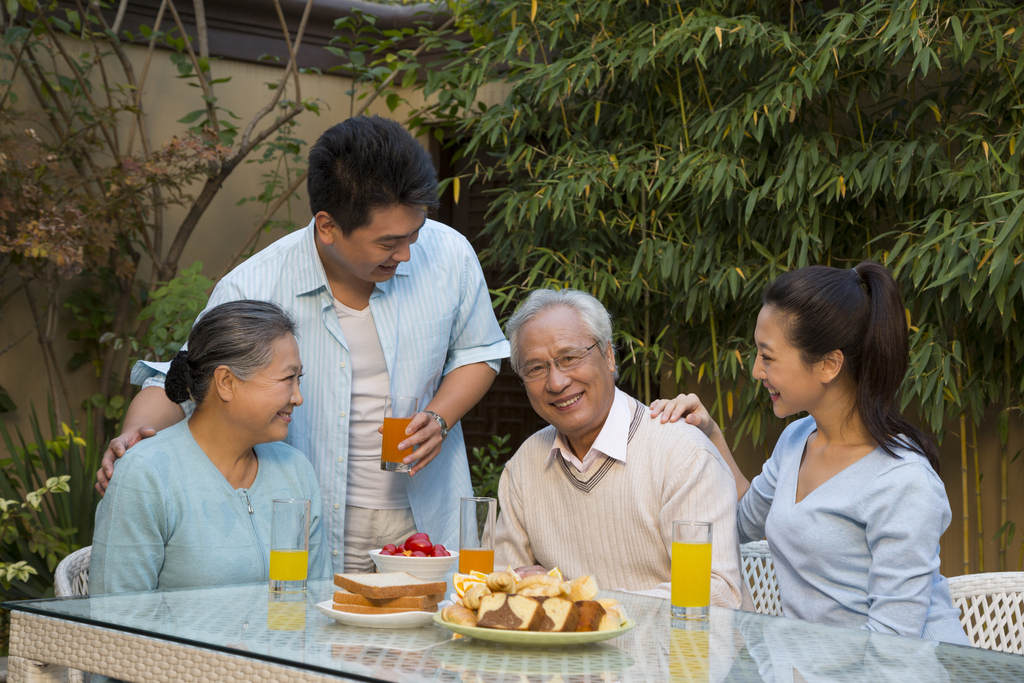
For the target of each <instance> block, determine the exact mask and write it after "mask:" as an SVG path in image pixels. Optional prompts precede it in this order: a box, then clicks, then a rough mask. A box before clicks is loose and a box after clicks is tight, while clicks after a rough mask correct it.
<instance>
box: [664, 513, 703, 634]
mask: <svg viewBox="0 0 1024 683" xmlns="http://www.w3.org/2000/svg"><path fill="white" fill-rule="evenodd" d="M711 526H712V525H711V522H690V521H680V522H672V616H673V617H676V618H678V619H707V618H708V613H709V612H710V606H711Z"/></svg>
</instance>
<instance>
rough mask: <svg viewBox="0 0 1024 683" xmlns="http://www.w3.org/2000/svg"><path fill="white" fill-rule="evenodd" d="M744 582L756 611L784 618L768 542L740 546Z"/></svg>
mask: <svg viewBox="0 0 1024 683" xmlns="http://www.w3.org/2000/svg"><path fill="white" fill-rule="evenodd" d="M740 558H741V559H742V569H743V580H744V581H746V582H747V587H748V588H750V597H751V598H753V600H754V609H755V610H756V611H757V612H759V613H760V614H771V615H773V616H778V617H781V616H782V601H781V600H780V598H779V583H778V581H776V579H775V566H774V565H773V564H772V553H771V550H770V549H769V548H768V541H755V542H753V543H743V544H741V545H740Z"/></svg>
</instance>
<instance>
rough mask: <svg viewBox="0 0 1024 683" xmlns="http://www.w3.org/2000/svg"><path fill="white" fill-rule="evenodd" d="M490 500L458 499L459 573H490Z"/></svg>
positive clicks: (494, 506)
mask: <svg viewBox="0 0 1024 683" xmlns="http://www.w3.org/2000/svg"><path fill="white" fill-rule="evenodd" d="M497 514H498V501H497V500H495V499H494V498H460V499H459V573H460V574H468V573H470V572H471V571H478V572H483V573H484V574H490V573H491V572H493V571H494V521H495V517H496V516H497Z"/></svg>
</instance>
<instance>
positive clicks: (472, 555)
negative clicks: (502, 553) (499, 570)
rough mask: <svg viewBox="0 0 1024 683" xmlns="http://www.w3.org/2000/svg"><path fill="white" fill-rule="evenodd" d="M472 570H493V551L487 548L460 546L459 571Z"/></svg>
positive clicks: (465, 572) (463, 572)
mask: <svg viewBox="0 0 1024 683" xmlns="http://www.w3.org/2000/svg"><path fill="white" fill-rule="evenodd" d="M472 571H477V572H483V573H484V574H490V573H491V572H493V571H494V551H493V550H488V549H487V548H460V549H459V573H460V574H468V573H470V572H472Z"/></svg>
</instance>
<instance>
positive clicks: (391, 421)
mask: <svg viewBox="0 0 1024 683" xmlns="http://www.w3.org/2000/svg"><path fill="white" fill-rule="evenodd" d="M410 422H412V418H411V417H385V418H384V441H383V442H382V444H381V447H380V459H381V460H382V461H383V462H402V458H404V457H405V456H407V455H412V449H411V448H406V449H405V450H404V451H399V450H398V444H400V443H402V441H403V440H404V439H405V430H406V428H407V427H408V426H409V423H410Z"/></svg>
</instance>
